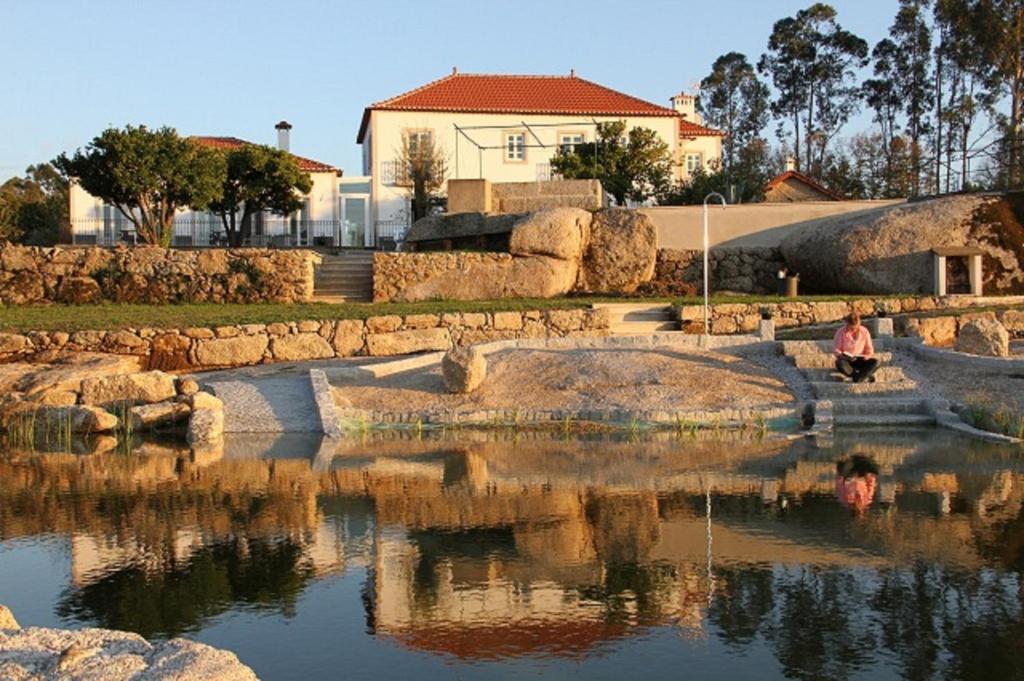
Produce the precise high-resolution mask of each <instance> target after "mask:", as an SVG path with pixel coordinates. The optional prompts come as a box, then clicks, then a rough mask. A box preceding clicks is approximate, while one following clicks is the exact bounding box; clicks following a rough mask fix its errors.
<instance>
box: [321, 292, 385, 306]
mask: <svg viewBox="0 0 1024 681" xmlns="http://www.w3.org/2000/svg"><path fill="white" fill-rule="evenodd" d="M372 300H373V296H341V295H334V294H330V293H326V294H314V295H313V302H314V303H331V304H332V305H339V304H341V303H369V302H371V301H372Z"/></svg>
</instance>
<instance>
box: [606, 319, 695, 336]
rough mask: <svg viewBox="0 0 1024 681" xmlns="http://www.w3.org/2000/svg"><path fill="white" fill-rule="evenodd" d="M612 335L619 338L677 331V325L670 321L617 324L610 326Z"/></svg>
mask: <svg viewBox="0 0 1024 681" xmlns="http://www.w3.org/2000/svg"><path fill="white" fill-rule="evenodd" d="M611 330H612V333H613V334H617V335H621V336H637V335H641V334H645V333H660V332H664V331H679V325H678V324H677V323H676V322H671V321H653V322H619V323H616V324H612V328H611Z"/></svg>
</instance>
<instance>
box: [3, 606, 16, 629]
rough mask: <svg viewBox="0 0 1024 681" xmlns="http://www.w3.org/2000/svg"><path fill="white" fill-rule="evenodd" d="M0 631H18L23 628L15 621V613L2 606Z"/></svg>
mask: <svg viewBox="0 0 1024 681" xmlns="http://www.w3.org/2000/svg"><path fill="white" fill-rule="evenodd" d="M0 629H7V630H15V631H16V630H18V629H21V626H20V625H19V624H18V620H16V619H14V613H13V612H11V609H10V608H8V607H7V606H6V605H0Z"/></svg>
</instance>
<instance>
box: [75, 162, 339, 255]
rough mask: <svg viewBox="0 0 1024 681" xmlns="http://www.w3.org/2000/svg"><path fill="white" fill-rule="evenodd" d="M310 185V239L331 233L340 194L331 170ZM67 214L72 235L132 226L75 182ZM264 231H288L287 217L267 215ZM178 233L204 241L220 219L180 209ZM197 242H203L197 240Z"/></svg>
mask: <svg viewBox="0 0 1024 681" xmlns="http://www.w3.org/2000/svg"><path fill="white" fill-rule="evenodd" d="M310 179H311V180H312V181H313V187H312V189H311V190H310V191H309V193H308V194H306V199H307V201H308V202H309V211H308V214H307V215H305V216H303V218H304V219H307V220H309V221H310V222H311V223H312V224H311V225H310V226H309V231H310V232H311V238H312V237H316V236H328V237H329V236H332V235H333V234H334V229H335V225H336V224H337V222H338V217H339V216H338V210H339V201H338V198H339V195H338V176H337V174H336V173H334V172H333V171H331V172H321V173H310ZM69 202H70V206H69V210H70V213H69V217H70V219H71V230H72V234H73V235H74V236H75V237H78V238H80V237H89V236H91V235H94V234H97V233H99V234H106V237H107V238H108V239H113V238H116V237H115V235H116V233H117V226H118V225H120V227H121V228H124V229H127V228H130V227H131V223H129V222H128V221H127V220H126V219H125V218H124V217H123V216H121V215H120V213H119V211H118V210H117V209H115V208H113V207H108V208H106V209H105V208H104V204H103V201H101V200H100V199H97V198H96V197H94V196H92V195H91V194H89V193H88V192H87V191H85V190H84V189H82V187H81V186H79V185H78V184H77V183H72V185H71V189H70V192H69ZM264 219H265V223H264V224H265V226H266V229H265V233H266V234H269V235H279V234H287V233H288V231H289V221H288V218H287V217H279V216H276V215H271V214H269V213H268V214H266V216H265V218H264ZM174 222H175V234H176V235H177V236H186V235H191V234H192V233H193V232H194V233H195V234H196V237H197V239H198V240H199V241H200V242H205V240H206V238H207V235H208V233H209V232H210V231H211V230H212V231H221V226H220V220H219V218H217V217H215V216H212V215H210V214H209V213H208V212H206V211H192V210H179V211H178V212H177V214H176V215H175V218H174ZM197 245H203V243H198V244H197Z"/></svg>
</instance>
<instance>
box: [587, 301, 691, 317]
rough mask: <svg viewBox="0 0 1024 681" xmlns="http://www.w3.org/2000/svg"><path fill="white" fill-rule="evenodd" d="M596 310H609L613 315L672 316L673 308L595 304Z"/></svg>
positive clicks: (630, 304)
mask: <svg viewBox="0 0 1024 681" xmlns="http://www.w3.org/2000/svg"><path fill="white" fill-rule="evenodd" d="M591 307H592V308H593V309H595V310H608V311H609V312H610V313H611V314H613V315H614V314H627V313H631V312H663V313H665V314H667V315H671V314H672V306H671V305H666V304H665V303H594V304H593V305H591Z"/></svg>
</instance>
